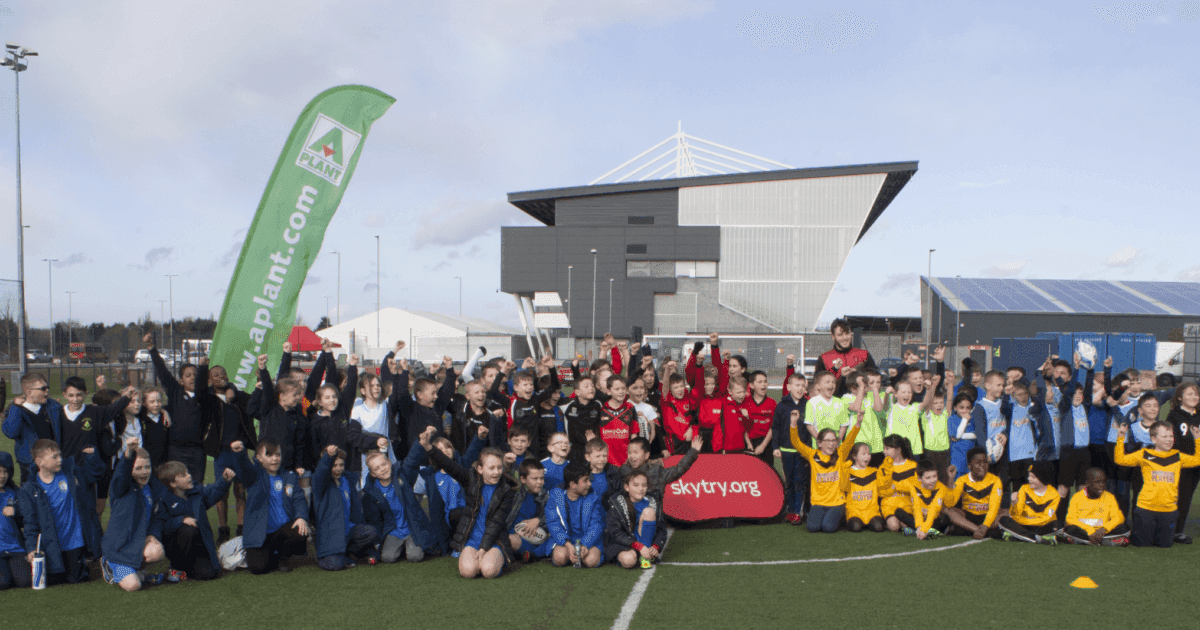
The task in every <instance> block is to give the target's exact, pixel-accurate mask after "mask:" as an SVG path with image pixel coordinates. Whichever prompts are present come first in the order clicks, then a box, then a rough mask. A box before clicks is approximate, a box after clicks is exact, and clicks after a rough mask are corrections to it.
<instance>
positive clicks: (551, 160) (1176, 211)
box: [0, 0, 1200, 326]
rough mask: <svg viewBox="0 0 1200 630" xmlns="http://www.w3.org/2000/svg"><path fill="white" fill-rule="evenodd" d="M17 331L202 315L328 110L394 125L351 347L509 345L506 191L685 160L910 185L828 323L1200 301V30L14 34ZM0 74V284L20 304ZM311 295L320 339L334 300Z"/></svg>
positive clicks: (167, 19)
mask: <svg viewBox="0 0 1200 630" xmlns="http://www.w3.org/2000/svg"><path fill="white" fill-rule="evenodd" d="M0 30H2V31H3V33H4V39H6V40H12V41H16V42H19V43H21V44H22V45H24V46H28V47H31V48H35V49H37V50H38V51H39V52H40V53H41V56H40V57H38V58H35V59H32V60H31V64H30V65H31V68H30V70H29V71H28V72H26V73H23V74H22V82H21V83H22V88H23V89H22V92H21V97H22V100H21V104H22V107H21V113H22V121H21V122H22V127H21V129H22V145H23V146H22V150H23V154H22V169H23V176H24V177H23V183H24V187H23V191H24V211H25V223H26V224H28V225H30V226H31V228H30V229H29V230H27V232H26V240H25V244H26V280H27V300H28V309H29V315H30V319H31V323H33V324H34V325H39V326H42V325H45V324H46V322H47V321H48V313H47V289H46V285H47V268H46V263H44V262H40V261H41V260H42V259H44V258H58V259H60V262H59V263H58V266H56V268H55V269H54V293H55V295H54V296H53V298H54V305H55V306H54V309H55V311H54V312H55V317H56V319H62V318H63V316H65V315H66V310H67V308H66V307H67V296H66V294H65V291H77V293H75V295H74V315H75V319H77V320H79V321H81V322H83V323H85V324H86V323H89V322H92V321H105V322H113V321H131V320H135V319H137V318H138V317H140V316H141V315H142V314H144V313H146V312H151V313H152V315H153V317H154V318H156V319H157V318H158V316H159V308H160V306H159V302H158V301H159V300H162V299H166V298H167V279H166V278H165V277H163V275H164V274H179V276H178V277H177V278H176V279H175V291H174V310H175V315H176V317H184V316H208V315H212V314H215V313H218V312H219V311H220V308H221V301H222V299H223V296H224V291H225V287H226V285H227V283H228V280H229V277H230V274H231V273H232V270H233V263H234V262H235V261H236V257H237V252H238V251H239V248H240V244H241V239H242V237H243V236H244V234H245V229H246V227H247V226H248V225H249V223H250V220H251V218H252V215H253V212H254V209H255V207H256V206H257V204H258V201H259V198H260V196H261V194H262V190H263V186H264V185H265V183H266V180H267V177H268V176H269V174H270V170H271V168H272V166H273V165H274V162H275V160H276V158H277V156H278V152H279V150H280V149H281V147H282V144H283V141H284V139H285V137H286V135H287V132H288V130H289V129H290V127H291V125H292V123H293V122H294V120H295V117H296V116H297V114H298V113H299V111H300V109H301V108H302V107H303V106H304V104H305V103H306V102H307V101H308V100H309V99H310V98H312V97H313V96H315V95H316V94H317V93H319V92H320V91H322V90H324V89H326V88H328V87H330V86H333V85H337V84H343V83H363V84H367V85H371V86H373V87H376V88H378V89H381V90H383V91H384V92H387V93H389V94H391V95H393V96H395V97H396V98H397V103H396V104H395V106H393V107H392V109H391V110H390V111H389V112H388V114H387V115H385V116H384V117H383V118H382V119H380V120H379V121H378V122H377V123H376V124H375V126H374V128H373V129H372V133H371V136H370V137H369V138H368V140H367V143H366V146H365V149H364V153H363V157H362V159H361V162H360V164H359V167H358V171H357V172H356V174H355V178H354V181H353V183H352V184H351V186H350V188H349V190H348V192H347V194H346V196H345V198H344V201H343V203H342V206H341V209H340V210H339V212H338V214H337V216H336V217H335V218H334V220H333V222H332V224H331V226H330V228H329V230H328V232H327V234H326V239H325V250H326V251H335V250H337V251H341V252H343V255H342V274H341V295H342V299H341V302H342V319H348V318H350V317H354V316H356V315H360V314H363V313H367V312H371V311H373V310H374V307H375V304H374V302H375V290H374V289H375V284H374V283H375V275H376V263H375V247H374V245H375V243H374V240H375V239H374V235H376V234H379V235H381V237H382V242H383V253H382V261H383V264H382V273H381V276H382V288H383V305H384V306H397V307H402V308H412V309H420V310H431V311H440V312H445V313H455V312H457V310H458V291H457V288H458V287H457V283H456V281H454V280H452V278H453V277H454V276H462V277H464V279H465V280H464V282H465V284H464V294H465V300H464V302H465V303H464V311H465V312H466V313H467V314H470V315H474V316H478V317H483V318H487V319H492V320H495V321H499V322H504V323H510V324H512V323H516V313H515V309H514V307H513V305H512V304H513V303H512V300H511V299H510V298H509V297H508V296H505V295H502V294H499V293H497V289H498V287H499V265H498V260H499V242H500V237H499V229H498V228H499V226H502V225H520V224H530V223H531V220H530V219H528V218H527V217H525V215H524V214H522V213H521V212H519V211H517V210H516V209H515V208H513V207H511V206H509V205H508V204H507V203H506V202H505V201H504V200H505V194H506V193H508V192H513V191H523V190H530V189H540V188H551V187H558V186H569V185H579V184H586V183H587V182H589V181H591V180H592V179H594V178H595V177H597V176H599V175H601V174H603V173H605V172H606V171H608V170H609V169H610V168H612V167H614V166H616V165H618V164H620V163H621V162H624V161H625V160H626V159H628V158H630V157H633V156H634V155H636V154H638V153H640V152H641V151H642V150H644V149H646V148H648V147H649V146H651V145H652V144H655V143H657V142H658V141H660V140H662V139H663V138H665V137H667V136H668V135H670V134H671V133H673V132H674V131H675V128H676V124H677V121H679V120H682V121H683V126H684V130H685V131H687V132H689V133H691V134H693V135H696V136H699V137H701V138H705V139H707V140H712V141H715V142H719V143H722V144H725V145H728V146H733V147H736V148H738V149H741V150H744V151H748V152H750V153H754V154H758V155H762V156H764V157H768V158H771V159H774V160H778V161H781V162H784V163H788V164H791V165H794V166H797V167H809V166H831V165H839V164H858V163H870V162H889V161H903V160H919V161H920V171H919V172H918V173H917V175H916V176H915V177H914V178H913V179H912V181H911V182H910V183H909V184H908V186H907V187H906V188H905V189H904V190H903V191H902V192H901V194H900V195H899V197H898V198H897V199H896V200H895V201H894V202H893V203H892V205H891V207H890V208H889V209H888V210H887V212H886V213H885V214H884V215H883V218H882V219H881V220H880V221H879V222H878V223H877V224H876V225H875V227H874V228H872V230H871V231H870V232H869V233H868V235H867V236H866V237H865V238H864V239H863V240H862V241H861V242H860V243H859V245H858V246H857V247H856V248H855V250H854V251H853V252H852V253H851V255H850V258H849V260H848V261H847V264H846V266H845V269H844V270H843V272H842V275H841V277H840V279H839V282H838V285H837V287H836V289H835V290H834V293H833V296H832V297H831V299H830V301H829V303H828V304H827V306H826V308H825V311H824V314H823V316H822V319H823V320H825V321H828V320H829V319H832V318H833V317H836V316H839V315H842V314H880V315H916V314H917V313H918V311H919V303H918V295H917V276H918V275H920V274H924V273H925V269H926V261H927V258H926V256H927V251H928V249H930V248H936V249H937V252H936V253H935V254H934V258H933V271H934V274H935V275H963V276H972V277H974V276H983V277H1028V278H1113V279H1142V280H1179V279H1183V280H1200V255H1198V254H1197V250H1196V249H1195V247H1194V246H1192V238H1193V235H1194V234H1196V233H1198V232H1200V230H1198V228H1200V218H1198V217H1200V213H1198V212H1197V210H1200V208H1198V205H1200V203H1198V202H1197V197H1196V195H1195V194H1194V192H1193V190H1192V189H1193V188H1194V186H1195V181H1196V175H1195V157H1194V155H1195V148H1196V147H1197V146H1198V144H1200V142H1198V141H1200V123H1198V122H1197V115H1196V112H1197V111H1200V107H1198V105H1200V103H1198V102H1197V101H1198V95H1200V88H1198V87H1197V82H1196V77H1197V76H1200V72H1198V70H1200V67H1198V66H1200V3H1197V2H1165V3H1155V4H1145V5H1139V4H1121V5H1095V4H1080V3H1050V6H1047V3H1027V4H1017V3H1004V4H986V3H951V2H946V3H915V2H913V3H909V2H888V3H862V2H849V3H847V2H837V3H834V2H814V3H807V4H804V5H798V4H796V3H784V2H738V3H718V2H691V1H687V0H668V1H665V2H651V1H641V0H623V1H621V0H619V1H615V2H605V3H581V2H570V1H564V2H557V1H553V0H540V1H536V2H532V1H530V2H490V3H471V2H458V1H454V0H450V1H446V2H439V3H417V2H374V3H372V2H356V3H334V2H316V1H303V0H301V1H289V2H286V3H284V2H279V3H268V2H254V3H245V2H232V1H220V0H218V1H207V2H202V3H200V2H170V3H164V2H138V1H133V0H130V1H127V2H76V3H46V2H23V3H13V2H12V1H11V0H7V4H5V3H4V0H0ZM12 87H13V86H12V77H11V75H8V74H3V73H0V173H7V174H8V175H6V176H3V177H0V243H5V246H4V247H3V248H2V250H0V251H3V252H8V253H9V254H8V255H5V256H0V277H2V278H13V277H15V276H16V261H15V258H16V256H15V255H13V254H12V253H11V252H13V251H15V234H14V229H15V218H14V215H13V208H14V206H15V196H14V182H13V179H14V178H13V177H12V173H13V170H14V163H13V151H12V147H13V144H14V142H13V141H14V135H13V124H12V114H13V106H12V102H13V98H12V96H13V94H12ZM336 265H337V259H336V257H334V256H332V255H327V256H325V257H324V258H323V259H320V260H318V262H317V263H316V264H315V265H314V266H313V268H312V270H311V272H310V275H309V280H308V282H307V283H306V285H305V288H304V291H303V293H302V295H301V300H300V314H301V316H303V317H304V319H305V320H306V321H307V322H309V323H310V324H315V323H316V321H317V320H318V319H319V318H320V317H321V316H322V315H323V314H325V312H326V296H329V298H330V300H329V301H330V302H332V301H333V296H334V295H335V294H336V284H337V282H336V275H337V273H336V268H337V267H336Z"/></svg>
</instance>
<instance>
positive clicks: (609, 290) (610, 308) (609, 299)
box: [608, 278, 613, 332]
mask: <svg viewBox="0 0 1200 630" xmlns="http://www.w3.org/2000/svg"><path fill="white" fill-rule="evenodd" d="M612 291H613V278H609V279H608V332H612Z"/></svg>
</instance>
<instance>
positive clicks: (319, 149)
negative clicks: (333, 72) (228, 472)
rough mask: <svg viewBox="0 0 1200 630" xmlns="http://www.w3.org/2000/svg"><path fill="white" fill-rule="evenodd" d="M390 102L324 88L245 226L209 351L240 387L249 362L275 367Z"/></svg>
mask: <svg viewBox="0 0 1200 630" xmlns="http://www.w3.org/2000/svg"><path fill="white" fill-rule="evenodd" d="M394 102H396V99H394V98H392V97H390V96H388V95H387V94H384V93H383V92H380V91H379V90H375V89H372V88H369V87H366V86H362V85H343V86H339V87H335V88H332V89H329V90H326V91H324V92H322V93H321V94H319V95H318V96H317V97H316V98H314V99H313V100H312V101H311V102H309V104H308V106H307V107H305V108H304V111H303V112H302V113H301V114H300V118H299V119H298V120H297V121H296V125H295V126H293V127H292V133H291V134H290V135H288V140H287V145H286V146H284V148H283V153H281V154H280V155H279V161H278V162H276V163H275V170H274V171H272V172H271V179H270V180H268V181H267V189H266V191H265V192H263V196H262V201H260V202H259V204H258V212H257V213H256V214H255V215H254V221H253V222H252V223H251V224H250V231H249V232H247V234H246V241H245V243H243V244H242V253H241V255H240V256H238V263H237V267H236V268H235V269H234V270H233V278H231V279H230V280H229V289H228V291H226V293H225V305H224V306H223V307H221V319H220V320H219V321H218V322H217V330H216V332H215V333H214V335H213V345H212V349H211V351H210V353H209V361H210V362H211V363H212V365H220V366H223V367H224V368H225V369H226V371H227V372H229V377H230V378H229V380H230V381H232V382H233V383H234V384H236V385H237V386H238V387H240V388H247V387H249V386H251V385H252V384H253V383H254V379H255V374H256V367H255V360H256V357H257V356H258V355H260V354H264V353H265V354H268V355H270V357H271V358H270V359H269V360H268V363H267V364H268V365H270V366H272V368H273V367H274V366H277V365H279V358H280V355H281V353H282V349H281V347H282V345H283V342H284V340H285V339H287V336H288V334H289V333H290V332H291V330H292V323H293V322H294V321H296V300H297V298H298V297H299V296H300V288H301V287H302V286H304V279H305V277H306V276H307V275H308V269H309V267H310V266H312V262H313V260H314V259H316V257H317V254H318V253H319V252H320V251H321V243H322V241H324V240H325V228H326V227H328V226H329V221H330V219H332V218H333V213H334V212H336V211H337V207H338V204H339V203H341V201H342V195H343V194H344V193H345V192H346V186H347V185H349V183H350V176H351V175H353V174H354V167H355V166H356V165H357V164H358V158H359V155H360V154H361V153H362V146H363V142H364V141H365V140H366V138H367V132H368V131H370V130H371V123H373V122H375V121H376V120H377V119H378V118H379V117H380V116H382V115H383V114H384V113H385V112H387V110H388V108H389V107H391V106H392V103H394Z"/></svg>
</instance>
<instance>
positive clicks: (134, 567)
mask: <svg viewBox="0 0 1200 630" xmlns="http://www.w3.org/2000/svg"><path fill="white" fill-rule="evenodd" d="M124 446H125V448H124V450H122V451H121V453H120V455H119V457H118V459H117V465H116V467H115V468H114V469H113V478H112V483H110V484H109V489H108V497H109V501H110V502H111V505H112V507H111V509H110V512H109V516H108V531H106V532H104V539H103V541H102V542H101V548H102V549H103V550H104V557H103V558H101V559H100V569H101V571H103V573H104V581H106V582H108V583H109V584H116V585H118V586H120V587H121V588H122V589H123V590H124V591H125V592H128V593H132V592H133V591H138V590H141V588H142V585H143V584H158V583H160V582H162V580H163V576H162V575H161V574H155V575H144V574H142V572H141V567H142V564H143V563H145V564H150V563H154V562H158V561H159V560H162V559H163V558H164V557H166V554H165V552H164V550H163V546H162V519H161V518H160V514H157V512H158V509H159V507H160V506H159V499H160V498H161V496H162V495H163V494H164V493H165V489H164V488H163V486H162V484H160V483H159V482H158V480H157V479H154V478H152V477H151V476H150V453H148V452H146V450H145V449H141V448H138V439H137V438H136V437H129V438H126V439H125V445H124Z"/></svg>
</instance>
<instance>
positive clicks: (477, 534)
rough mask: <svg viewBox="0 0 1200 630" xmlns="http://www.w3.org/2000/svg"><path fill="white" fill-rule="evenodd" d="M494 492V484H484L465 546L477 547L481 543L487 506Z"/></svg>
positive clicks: (485, 526)
mask: <svg viewBox="0 0 1200 630" xmlns="http://www.w3.org/2000/svg"><path fill="white" fill-rule="evenodd" d="M493 494H496V484H484V486H483V492H482V496H481V497H480V499H479V514H477V515H476V516H475V525H474V526H473V527H472V528H471V537H470V538H468V539H467V544H466V546H467V547H474V548H476V549H479V545H480V544H482V543H483V530H484V529H486V528H487V507H488V505H490V504H491V503H492V495H493Z"/></svg>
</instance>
